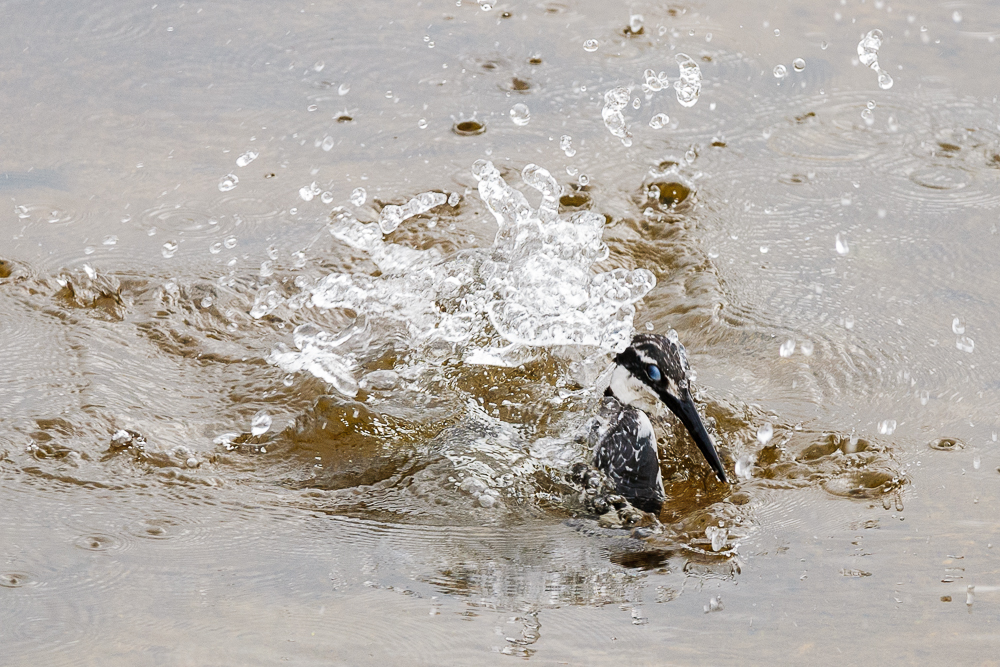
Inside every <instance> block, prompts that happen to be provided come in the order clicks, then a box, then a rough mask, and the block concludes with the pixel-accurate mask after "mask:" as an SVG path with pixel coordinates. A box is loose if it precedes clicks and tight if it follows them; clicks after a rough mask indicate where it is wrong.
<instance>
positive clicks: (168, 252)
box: [160, 241, 177, 259]
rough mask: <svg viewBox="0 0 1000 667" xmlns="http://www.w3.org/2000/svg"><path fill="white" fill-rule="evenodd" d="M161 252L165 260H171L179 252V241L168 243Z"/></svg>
mask: <svg viewBox="0 0 1000 667" xmlns="http://www.w3.org/2000/svg"><path fill="white" fill-rule="evenodd" d="M160 252H161V254H162V255H163V256H164V257H165V258H167V259H170V258H171V257H173V256H174V253H176V252H177V241H167V242H166V243H164V244H163V250H161V251H160Z"/></svg>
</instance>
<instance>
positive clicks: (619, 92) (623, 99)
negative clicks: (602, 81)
mask: <svg viewBox="0 0 1000 667" xmlns="http://www.w3.org/2000/svg"><path fill="white" fill-rule="evenodd" d="M630 98H631V94H630V93H629V90H628V88H624V87H622V88H613V89H611V90H609V91H608V92H606V93H604V108H603V109H602V110H601V117H602V118H603V119H604V126H605V127H606V128H608V132H610V133H611V134H613V135H614V136H616V137H618V138H619V139H621V140H622V143H623V144H625V145H626V146H628V145H629V144H631V141H629V142H628V143H626V140H627V139H629V137H631V136H632V135H631V133H630V132H629V130H628V126H627V125H626V124H625V116H624V115H623V114H622V109H624V108H625V107H626V106H627V105H628V102H629V99H630Z"/></svg>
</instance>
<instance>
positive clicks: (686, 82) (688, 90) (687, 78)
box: [674, 53, 701, 107]
mask: <svg viewBox="0 0 1000 667" xmlns="http://www.w3.org/2000/svg"><path fill="white" fill-rule="evenodd" d="M674 60H676V61H677V66H678V67H679V68H680V78H679V79H678V80H677V81H674V91H675V92H676V93H677V101H678V102H680V104H681V106H685V107H693V106H694V105H695V103H696V102H697V101H698V96H699V95H701V69H700V68H699V67H698V63H696V62H695V61H694V60H693V59H692V58H691V56H689V55H687V54H686V53H678V54H677V55H676V56H674Z"/></svg>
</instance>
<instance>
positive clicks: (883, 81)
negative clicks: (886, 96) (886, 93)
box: [878, 69, 892, 90]
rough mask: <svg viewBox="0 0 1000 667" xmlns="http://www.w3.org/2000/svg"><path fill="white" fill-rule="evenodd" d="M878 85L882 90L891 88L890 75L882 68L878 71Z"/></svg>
mask: <svg viewBox="0 0 1000 667" xmlns="http://www.w3.org/2000/svg"><path fill="white" fill-rule="evenodd" d="M878 87H879V88H881V89H882V90H889V89H890V88H892V77H891V76H889V73H888V72H886V71H885V70H884V69H880V70H879V71H878Z"/></svg>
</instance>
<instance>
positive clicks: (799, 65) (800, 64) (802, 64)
mask: <svg viewBox="0 0 1000 667" xmlns="http://www.w3.org/2000/svg"><path fill="white" fill-rule="evenodd" d="M792 68H793V69H794V70H795V71H796V72H801V71H802V70H804V69H805V68H806V61H805V60H803V59H802V58H796V59H795V60H793V61H792Z"/></svg>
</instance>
